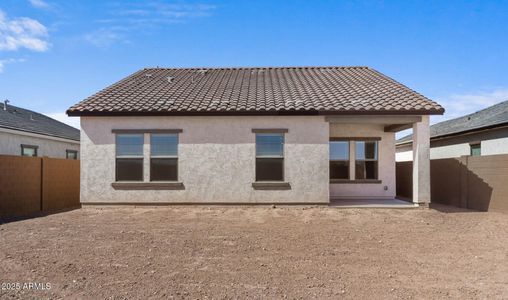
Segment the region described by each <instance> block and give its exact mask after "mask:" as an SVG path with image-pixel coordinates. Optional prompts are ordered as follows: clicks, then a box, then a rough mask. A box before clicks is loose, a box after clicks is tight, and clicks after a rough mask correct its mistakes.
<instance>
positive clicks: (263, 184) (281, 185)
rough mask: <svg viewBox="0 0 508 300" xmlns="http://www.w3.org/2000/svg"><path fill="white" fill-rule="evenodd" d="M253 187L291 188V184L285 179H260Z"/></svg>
mask: <svg viewBox="0 0 508 300" xmlns="http://www.w3.org/2000/svg"><path fill="white" fill-rule="evenodd" d="M252 187H253V188H254V189H255V190H290V189H291V184H289V182H283V181H258V182H253V183H252Z"/></svg>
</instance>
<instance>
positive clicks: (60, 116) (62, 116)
mask: <svg viewBox="0 0 508 300" xmlns="http://www.w3.org/2000/svg"><path fill="white" fill-rule="evenodd" d="M45 115H46V116H48V117H50V118H53V119H55V120H57V121H60V122H62V123H65V124H67V125H70V126H72V127H74V128H77V129H79V128H80V123H79V118H78V117H69V116H67V114H66V113H64V112H54V113H47V114H45Z"/></svg>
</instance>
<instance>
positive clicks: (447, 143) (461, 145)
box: [396, 127, 508, 161]
mask: <svg viewBox="0 0 508 300" xmlns="http://www.w3.org/2000/svg"><path fill="white" fill-rule="evenodd" d="M478 142H481V153H482V155H494V154H508V128H506V127H505V128H497V129H490V130H485V131H481V132H476V133H472V134H465V135H459V136H454V137H450V138H445V139H439V140H438V139H435V140H431V142H430V147H431V149H430V159H441V158H457V157H461V156H464V155H470V152H471V148H470V143H478ZM396 160H397V161H412V160H413V153H412V151H411V144H405V145H401V146H397V153H396Z"/></svg>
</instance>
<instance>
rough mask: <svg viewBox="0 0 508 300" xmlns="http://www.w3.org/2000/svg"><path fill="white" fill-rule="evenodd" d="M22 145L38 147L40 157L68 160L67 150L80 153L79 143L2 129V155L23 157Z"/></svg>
mask: <svg viewBox="0 0 508 300" xmlns="http://www.w3.org/2000/svg"><path fill="white" fill-rule="evenodd" d="M21 145H33V146H37V147H38V148H37V155H38V156H48V157H53V158H66V150H75V151H78V157H79V152H80V151H79V141H72V140H67V139H62V138H57V137H51V136H45V135H41V134H34V133H30V132H24V131H18V130H11V129H5V128H0V154H4V155H21Z"/></svg>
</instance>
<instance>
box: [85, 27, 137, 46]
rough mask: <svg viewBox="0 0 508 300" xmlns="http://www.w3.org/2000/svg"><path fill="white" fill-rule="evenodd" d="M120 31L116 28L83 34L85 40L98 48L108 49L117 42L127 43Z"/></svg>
mask: <svg viewBox="0 0 508 300" xmlns="http://www.w3.org/2000/svg"><path fill="white" fill-rule="evenodd" d="M120 31H121V30H120V29H118V28H101V29H99V30H96V31H94V32H90V33H87V34H85V40H86V41H87V42H88V43H90V44H92V45H94V46H96V47H99V48H108V47H110V46H111V45H113V44H116V43H119V42H123V43H127V42H128V40H126V39H125V37H124V35H123V34H122V33H121V32H120Z"/></svg>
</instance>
